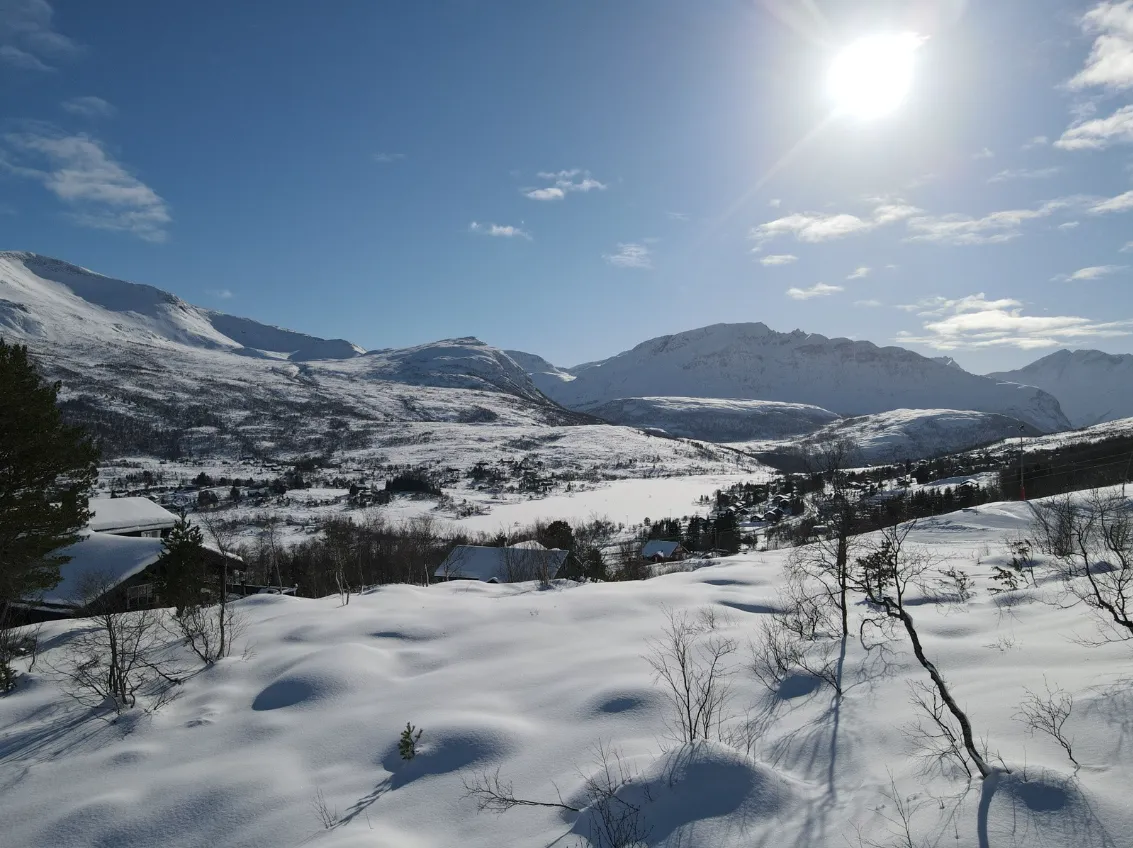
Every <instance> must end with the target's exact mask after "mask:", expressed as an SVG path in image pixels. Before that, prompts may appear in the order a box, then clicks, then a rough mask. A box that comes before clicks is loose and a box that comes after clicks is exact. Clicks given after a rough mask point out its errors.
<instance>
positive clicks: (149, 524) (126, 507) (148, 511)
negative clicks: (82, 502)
mask: <svg viewBox="0 0 1133 848" xmlns="http://www.w3.org/2000/svg"><path fill="white" fill-rule="evenodd" d="M87 508H88V509H89V510H90V521H89V522H88V524H87V527H88V529H90V530H91V531H93V532H95V533H111V534H113V535H115V536H135V537H140V538H146V539H161V538H164V537H165V536H166V535H168V533H169V531H170V530H172V529H173V525H174V524H175V523H176V521H177V516H176V515H174V514H173V513H172V512H169V510H167V509H163V508H162V507H160V506H158V505H157V504H155V503H154V502H153V501H151V500H150V499H149V498H91V499H90V500H89V501H87Z"/></svg>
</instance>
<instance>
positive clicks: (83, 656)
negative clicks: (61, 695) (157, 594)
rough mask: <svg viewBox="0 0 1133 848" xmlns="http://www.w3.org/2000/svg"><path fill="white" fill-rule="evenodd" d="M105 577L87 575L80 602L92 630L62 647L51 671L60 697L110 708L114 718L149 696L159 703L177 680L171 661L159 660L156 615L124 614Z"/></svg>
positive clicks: (148, 611) (148, 612) (161, 643)
mask: <svg viewBox="0 0 1133 848" xmlns="http://www.w3.org/2000/svg"><path fill="white" fill-rule="evenodd" d="M114 589H115V581H113V580H112V579H111V578H110V577H109V576H107V575H88V577H87V578H86V579H85V580H84V581H83V583H82V584H81V585H80V587H79V599H80V600H81V602H82V604H83V608H84V612H86V613H88V615H89V617H88V618H87V619H86V620H87V621H88V622H89V624H90V625H91V626H89V627H86V628H84V629H82V630H79V631H78V632H77V634H76V635H75V636H74V637H73V638H72V639H71V640H70V641H69V642H67V643H66V646H65V648H64V653H63V658H62V660H61V661H60V662H58V663H57V664H54V665H52V666H51V668H52V671H53V672H54V673H55V675H56V677H57V678H58V679H59V682H60V683H61V685H62V687H63V689H64V691H66V692H67V694H68V695H70V696H71V697H73V698H74V699H75V700H77V701H79V702H80V703H82V704H84V705H86V706H91V707H101V706H105V705H109V706H111V707H112V708H113V709H114V711H115V713H121V712H122V711H123V710H127V709H130V708H132V707H134V706H135V705H136V704H137V697H138V695H139V694H144V693H148V694H151V695H153V696H154V697H155V699H156V701H157V703H160V702H162V701H163V700H164V699H165V697H166V694H167V693H168V691H169V688H170V687H171V686H172V685H174V684H177V683H180V679H179V678H178V677H176V676H175V674H176V671H175V669H174V667H173V664H172V662H171V661H169V660H166V659H164V658H163V657H162V656H161V654H162V652H163V651H164V650H165V648H167V647H168V644H167V643H166V642H165V641H164V640H163V639H162V635H163V633H164V628H163V627H162V624H161V620H160V619H161V612H160V611H157V610H151V609H143V610H137V611H133V612H123V611H121V607H120V606H119V604H118V597H119V596H118V595H117V593H116V592H115V591H114Z"/></svg>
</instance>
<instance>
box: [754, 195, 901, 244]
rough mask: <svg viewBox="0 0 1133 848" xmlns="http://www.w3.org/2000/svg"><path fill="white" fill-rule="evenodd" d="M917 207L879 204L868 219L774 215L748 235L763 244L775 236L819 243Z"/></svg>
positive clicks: (861, 230)
mask: <svg viewBox="0 0 1133 848" xmlns="http://www.w3.org/2000/svg"><path fill="white" fill-rule="evenodd" d="M920 211H921V210H919V209H917V208H916V207H915V206H907V205H905V204H902V203H883V204H881V205H879V206H877V207H876V208H875V209H874V210H873V215H872V216H870V217H868V218H859V217H858V216H857V215H849V214H847V213H840V214H835V215H826V214H823V213H820V212H802V213H795V214H793V215H788V216H786V217H785V218H777V219H776V220H774V221H768V222H767V223H766V224H760V225H759V226H758V227H754V228H753V229H752V231H751V233H750V235H749V238H751V239H753V240H755V241H757V242H759V243H761V244H762V243H763V242H765V241H768V240H770V239H773V238H775V237H776V236H778V235H788V234H789V235H794V237H795V239H796V240H798V241H801V242H821V241H829V240H831V239H837V238H842V237H844V236H849V235H855V234H859V233H867V232H869V231H871V230H875V229H877V228H878V227H882V226H885V225H887V224H893V223H896V222H897V221H901V220H903V219H905V218H909V217H910V216H912V215H916V214H917V213H919V212H920Z"/></svg>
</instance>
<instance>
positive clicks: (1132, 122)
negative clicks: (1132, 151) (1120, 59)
mask: <svg viewBox="0 0 1133 848" xmlns="http://www.w3.org/2000/svg"><path fill="white" fill-rule="evenodd" d="M1130 61H1131V62H1133V58H1131V59H1130ZM1114 144H1133V105H1130V106H1122V107H1121V108H1120V109H1118V110H1117V111H1116V112H1114V113H1113V114H1112V115H1110V116H1109V117H1106V118H1094V119H1093V120H1089V121H1083V122H1081V123H1078V124H1074V125H1073V126H1071V127H1069V128H1068V129H1067V130H1066V132H1064V133H1063V134H1062V138H1060V139H1059V140H1058V141H1056V142H1055V143H1054V146H1055V147H1058V148H1060V149H1062V150H1104V149H1105V148H1107V147H1110V146H1112V145H1114Z"/></svg>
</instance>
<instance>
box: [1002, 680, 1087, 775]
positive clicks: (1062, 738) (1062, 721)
mask: <svg viewBox="0 0 1133 848" xmlns="http://www.w3.org/2000/svg"><path fill="white" fill-rule="evenodd" d="M1043 684H1044V686H1045V687H1046V693H1045V694H1044V695H1039V694H1037V693H1036V692H1033V691H1032V690H1030V689H1026V690H1024V691H1025V692H1026V693H1027V695H1026V697H1025V698H1023V703H1021V704H1020V705H1019V712H1018V713H1016V714H1015V720H1016V721H1019V722H1022V723H1023V724H1025V725H1026V726H1027V732H1028V733H1030V734H1031V735H1032V736H1033V735H1034V734H1035V732H1036V731H1037V732H1039V733H1045V734H1046V735H1047V736H1049V737H1050V738H1051V739H1053V740H1054V741H1055V742H1057V743H1058V744H1059V745H1061V746H1062V750H1064V751H1065V752H1066V756H1067V757H1069V759H1070V762H1072V763H1073V764H1074V770H1075V771H1077V770H1078V769H1079V768H1081V764H1080V763H1079V762H1078V761H1077V760H1076V759H1074V740H1073V739H1071V738H1070V737H1069V736H1067V735H1066V730H1065V728H1066V722H1067V721H1068V720H1069V719H1070V714H1071V713H1072V712H1073V711H1074V696H1073V695H1071V694H1070V693H1069V692H1067V691H1066V690H1065V689H1062V688H1060V687H1059V686H1057V685H1055V687H1054V688H1053V689H1052V688H1051V686H1050V683H1049V682H1047V681H1046V679H1045V678H1044V679H1043Z"/></svg>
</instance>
